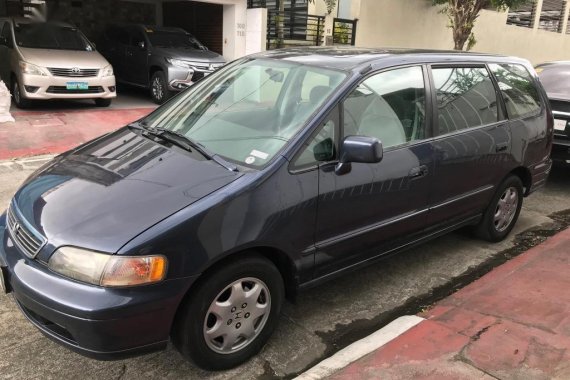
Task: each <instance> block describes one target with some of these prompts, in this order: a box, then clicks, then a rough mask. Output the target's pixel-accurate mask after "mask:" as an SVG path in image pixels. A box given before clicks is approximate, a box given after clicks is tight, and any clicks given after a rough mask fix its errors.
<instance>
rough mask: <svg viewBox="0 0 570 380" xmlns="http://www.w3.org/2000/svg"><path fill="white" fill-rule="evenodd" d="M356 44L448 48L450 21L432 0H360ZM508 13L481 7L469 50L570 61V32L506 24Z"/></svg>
mask: <svg viewBox="0 0 570 380" xmlns="http://www.w3.org/2000/svg"><path fill="white" fill-rule="evenodd" d="M317 1H318V0H317ZM360 2H361V4H360V10H357V11H355V14H354V17H355V18H358V19H359V21H358V27H357V35H356V44H357V45H358V46H367V47H410V48H425V49H452V48H453V40H452V35H451V29H449V28H447V27H446V26H447V24H448V20H447V17H446V16H445V15H442V14H439V13H438V9H439V8H437V7H433V6H432V5H431V3H432V2H431V0H360ZM506 21H507V13H506V12H495V11H487V10H484V11H482V13H481V15H480V17H479V19H478V20H477V23H476V26H475V30H474V32H475V37H476V39H477V41H478V42H477V45H475V47H474V49H473V51H478V52H488V53H497V54H505V55H514V56H519V57H523V58H526V59H528V60H530V61H531V62H532V63H533V64H537V63H540V62H544V61H551V60H569V59H570V35H567V34H563V33H554V32H548V31H544V30H537V29H529V28H522V27H518V26H513V25H507V24H506Z"/></svg>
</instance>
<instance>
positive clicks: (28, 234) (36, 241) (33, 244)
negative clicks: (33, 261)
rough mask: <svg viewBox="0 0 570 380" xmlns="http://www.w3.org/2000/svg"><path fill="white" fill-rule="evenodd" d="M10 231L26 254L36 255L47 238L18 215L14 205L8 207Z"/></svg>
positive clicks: (32, 256)
mask: <svg viewBox="0 0 570 380" xmlns="http://www.w3.org/2000/svg"><path fill="white" fill-rule="evenodd" d="M7 222H8V231H9V232H10V236H11V237H12V239H13V240H14V242H15V243H16V245H17V246H18V247H19V248H20V249H21V250H22V251H23V252H24V254H25V255H26V256H29V257H31V258H34V257H36V255H37V254H38V253H39V252H40V249H42V247H43V246H44V244H45V243H46V239H45V238H43V237H42V236H41V235H40V234H39V233H37V232H35V231H33V230H32V229H31V228H30V227H28V226H26V223H25V222H24V221H23V220H21V219H20V218H18V216H16V213H15V212H14V210H13V208H12V205H10V207H9V208H8V217H7Z"/></svg>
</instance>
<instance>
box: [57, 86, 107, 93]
mask: <svg viewBox="0 0 570 380" xmlns="http://www.w3.org/2000/svg"><path fill="white" fill-rule="evenodd" d="M46 92H48V93H50V94H100V93H102V92H105V90H104V89H103V87H101V86H89V88H88V89H87V90H68V89H67V87H65V86H49V87H48V89H47V91H46Z"/></svg>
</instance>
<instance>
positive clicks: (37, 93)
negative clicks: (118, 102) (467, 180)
mask: <svg viewBox="0 0 570 380" xmlns="http://www.w3.org/2000/svg"><path fill="white" fill-rule="evenodd" d="M0 78H2V80H3V81H4V82H5V83H6V85H7V86H9V88H10V90H11V91H12V96H13V99H14V103H15V104H16V106H18V107H19V108H28V107H30V106H31V104H32V102H33V101H34V100H47V99H93V100H94V101H95V104H96V105H97V106H98V107H108V106H109V105H110V104H111V101H112V99H113V98H115V97H116V96H117V94H116V89H115V77H114V75H113V68H112V67H111V65H110V64H109V62H107V60H106V59H105V58H103V56H102V55H101V54H99V53H98V52H97V51H96V50H95V46H94V45H93V44H92V43H91V42H89V40H88V39H87V38H86V37H85V36H84V35H83V33H81V31H79V30H78V29H77V28H75V27H73V26H71V25H68V24H64V23H58V22H35V21H32V20H30V19H25V18H17V19H0Z"/></svg>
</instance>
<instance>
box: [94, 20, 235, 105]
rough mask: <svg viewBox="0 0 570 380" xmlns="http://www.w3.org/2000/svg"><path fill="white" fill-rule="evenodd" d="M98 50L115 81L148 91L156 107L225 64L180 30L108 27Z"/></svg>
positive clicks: (192, 37) (216, 54)
mask: <svg viewBox="0 0 570 380" xmlns="http://www.w3.org/2000/svg"><path fill="white" fill-rule="evenodd" d="M98 48H99V50H100V51H101V53H102V54H103V55H104V56H105V57H106V58H107V60H108V61H109V62H111V64H112V65H113V68H114V70H115V77H116V78H117V81H118V82H121V83H125V84H130V85H135V86H141V87H145V88H150V90H151V96H152V100H153V101H154V102H155V103H157V104H162V103H163V102H164V101H166V100H167V99H168V98H169V97H170V96H171V95H172V94H173V93H174V92H176V91H180V90H182V89H185V88H186V87H188V86H190V85H191V84H192V83H194V82H196V81H198V80H200V79H202V78H203V77H204V76H206V75H208V74H211V73H212V72H213V71H214V70H216V69H218V68H220V67H221V66H223V65H224V63H225V60H224V58H223V57H222V56H221V55H219V54H218V53H215V52H213V51H210V50H208V48H206V47H205V46H204V45H202V44H201V43H200V42H199V41H198V40H197V39H196V38H195V37H194V36H192V35H191V34H190V33H188V32H186V31H185V30H184V29H180V28H166V27H157V26H150V25H138V24H133V25H109V26H108V27H107V29H106V30H105V32H104V34H103V38H102V40H101V41H100V42H99V46H98Z"/></svg>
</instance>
